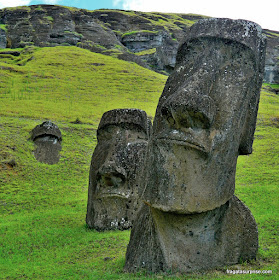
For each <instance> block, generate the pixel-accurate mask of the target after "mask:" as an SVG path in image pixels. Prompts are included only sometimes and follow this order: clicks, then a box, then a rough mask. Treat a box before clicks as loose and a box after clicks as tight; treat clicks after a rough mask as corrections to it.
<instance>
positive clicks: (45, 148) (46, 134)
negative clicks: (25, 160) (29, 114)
mask: <svg viewBox="0 0 279 280" xmlns="http://www.w3.org/2000/svg"><path fill="white" fill-rule="evenodd" d="M31 140H32V141H33V142H34V143H35V145H36V149H35V151H34V155H35V158H36V159H37V160H38V161H39V162H43V163H47V164H55V163H58V162H59V159H60V155H59V152H60V151H61V149H62V147H61V142H62V135H61V131H60V129H59V128H58V126H57V125H56V124H54V123H52V122H51V121H45V122H43V123H42V124H39V125H37V126H36V127H35V128H34V129H33V130H32V131H31Z"/></svg>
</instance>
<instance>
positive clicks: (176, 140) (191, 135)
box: [154, 129, 211, 155]
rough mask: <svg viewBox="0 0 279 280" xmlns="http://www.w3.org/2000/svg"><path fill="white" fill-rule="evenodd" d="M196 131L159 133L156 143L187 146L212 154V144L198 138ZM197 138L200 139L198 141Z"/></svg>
mask: <svg viewBox="0 0 279 280" xmlns="http://www.w3.org/2000/svg"><path fill="white" fill-rule="evenodd" d="M195 133H196V132H195V131H194V130H193V129H188V133H187V132H183V131H181V130H175V129H174V130H170V131H163V132H162V133H159V135H157V136H155V139H154V141H156V142H171V143H173V144H174V145H179V146H185V147H189V148H192V149H195V150H198V151H200V152H202V153H204V154H206V155H208V154H209V153H210V150H211V149H210V144H209V143H206V142H208V140H207V141H203V142H205V143H202V141H201V140H200V139H199V138H198V137H197V136H196V137H195ZM195 138H197V139H199V140H196V139H195Z"/></svg>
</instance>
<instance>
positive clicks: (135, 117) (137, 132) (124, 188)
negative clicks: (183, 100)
mask: <svg viewBox="0 0 279 280" xmlns="http://www.w3.org/2000/svg"><path fill="white" fill-rule="evenodd" d="M151 127H152V126H151V122H150V120H149V119H148V118H147V115H146V113H145V112H144V111H141V110H138V109H116V110H112V111H108V112H106V113H104V115H103V116H102V119H101V121H100V124H99V127H98V130H97V139H98V143H97V146H96V148H95V150H94V153H93V156H92V161H91V168H90V175H89V188H88V205H87V216H86V222H87V224H88V226H89V227H90V228H95V229H97V230H109V229H126V228H130V227H131V225H132V222H133V220H134V217H135V214H136V211H137V209H138V198H139V195H140V193H141V190H140V187H139V180H140V179H141V178H140V172H141V170H142V167H143V161H144V159H145V153H146V147H147V143H148V139H149V135H150V130H151Z"/></svg>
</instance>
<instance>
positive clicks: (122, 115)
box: [98, 109, 151, 135]
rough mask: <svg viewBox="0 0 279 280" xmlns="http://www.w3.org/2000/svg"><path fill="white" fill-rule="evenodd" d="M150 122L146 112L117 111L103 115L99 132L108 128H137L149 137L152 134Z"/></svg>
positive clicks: (135, 110) (132, 110) (137, 110)
mask: <svg viewBox="0 0 279 280" xmlns="http://www.w3.org/2000/svg"><path fill="white" fill-rule="evenodd" d="M150 125H151V124H150V121H149V120H148V118H147V115H146V113H145V112H144V111H142V110H139V109H115V110H111V111H107V112H105V113H104V114H103V116H102V118H101V121H100V123H99V127H98V131H99V130H102V129H105V128H106V127H108V126H119V127H122V128H124V129H129V128H133V127H134V128H135V129H136V128H137V129H141V130H142V131H144V132H145V133H146V134H147V135H149V132H150Z"/></svg>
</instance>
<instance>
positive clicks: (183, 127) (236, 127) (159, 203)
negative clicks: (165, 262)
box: [143, 19, 265, 214]
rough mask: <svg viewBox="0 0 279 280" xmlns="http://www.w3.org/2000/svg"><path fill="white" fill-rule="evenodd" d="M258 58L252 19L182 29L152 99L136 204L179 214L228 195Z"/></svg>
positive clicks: (245, 150)
mask: <svg viewBox="0 0 279 280" xmlns="http://www.w3.org/2000/svg"><path fill="white" fill-rule="evenodd" d="M264 57H265V40H264V38H263V35H262V32H261V28H260V27H259V26H258V25H257V24H255V23H252V22H248V21H245V20H238V21H234V20H231V19H206V20H200V21H199V22H198V23H196V24H194V25H193V26H192V27H191V28H190V31H189V34H188V37H187V39H186V41H185V42H184V43H183V44H182V45H181V46H180V48H179V50H178V54H177V63H176V67H175V70H174V72H173V73H172V74H171V76H170V77H169V79H168V81H167V83H166V86H165V88H164V91H163V93H162V95H161V97H160V100H159V103H158V107H157V111H156V115H155V119H154V123H153V135H152V137H151V140H150V144H149V148H148V155H147V166H146V174H147V176H146V182H145V186H146V187H145V192H144V196H143V198H144V201H146V202H147V203H148V204H149V205H151V206H152V207H153V208H157V209H159V210H162V211H169V212H176V213H185V214H187V213H199V212H204V211H208V210H212V209H214V208H216V207H219V206H220V205H223V204H224V203H225V202H227V201H228V200H229V199H230V198H231V197H232V196H233V193H234V187H235V170H236V163H237V157H238V155H246V154H250V153H251V152H252V143H253V135H254V131H255V125H256V117H257V110H258V102H259V93H260V88H261V83H262V77H263V71H264Z"/></svg>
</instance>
